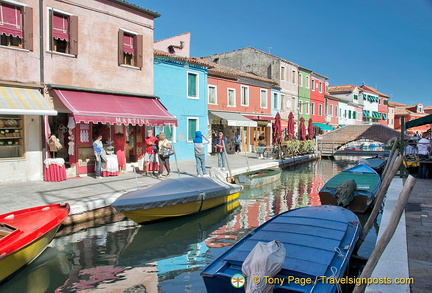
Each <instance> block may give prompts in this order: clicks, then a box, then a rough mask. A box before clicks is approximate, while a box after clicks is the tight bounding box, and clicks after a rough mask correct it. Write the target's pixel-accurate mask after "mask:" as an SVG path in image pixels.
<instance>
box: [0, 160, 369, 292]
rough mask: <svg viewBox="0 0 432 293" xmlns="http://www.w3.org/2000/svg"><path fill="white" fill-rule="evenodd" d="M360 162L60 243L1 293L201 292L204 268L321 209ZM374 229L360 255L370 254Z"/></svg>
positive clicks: (333, 163)
mask: <svg viewBox="0 0 432 293" xmlns="http://www.w3.org/2000/svg"><path fill="white" fill-rule="evenodd" d="M358 159H359V158H358V157H357V158H354V157H350V158H348V157H344V158H338V159H335V160H328V159H323V160H317V161H312V162H309V163H305V164H302V165H298V166H295V167H291V168H288V169H285V170H284V171H283V173H282V176H281V179H280V181H279V182H276V183H275V184H272V185H267V186H264V187H262V188H256V189H252V190H244V191H243V192H242V193H241V196H240V199H239V200H238V201H236V202H235V203H232V204H229V205H227V206H222V207H219V208H216V209H213V210H210V211H207V212H205V213H202V214H199V215H194V216H188V217H183V218H180V219H176V220H171V221H165V222H159V223H153V224H148V225H143V226H139V225H137V224H135V223H134V222H132V221H129V220H126V221H121V222H117V223H110V224H106V225H103V226H100V227H94V228H89V229H86V230H83V231H79V232H76V233H74V234H71V235H67V236H61V237H58V238H56V239H54V240H53V241H52V243H51V244H50V247H48V249H47V250H46V251H45V252H44V253H43V254H42V255H41V256H40V257H39V258H37V259H36V260H35V261H34V262H33V263H32V264H30V265H29V266H28V267H27V268H25V269H24V270H23V271H22V272H21V273H19V274H18V275H16V276H15V277H14V278H13V279H11V280H10V281H8V282H7V283H5V284H3V285H2V286H1V287H0V292H2V293H3V292H11V293H18V292H19V293H24V292H32V293H39V292H130V293H132V292H152V293H153V292H205V286H204V282H203V281H202V278H201V277H200V272H201V271H202V270H203V269H204V267H205V266H207V265H208V264H209V263H210V262H212V261H213V260H214V259H215V258H217V257H218V256H219V255H221V254H222V253H223V252H225V251H226V250H227V249H228V248H229V247H230V246H232V245H233V244H234V243H236V242H237V241H238V240H240V239H241V238H242V237H243V236H245V235H246V234H247V233H249V232H250V231H251V230H252V229H254V228H255V227H257V226H259V225H261V224H262V223H264V222H265V221H267V220H268V219H270V218H271V217H273V216H275V215H277V214H279V213H282V212H284V211H287V210H290V209H294V208H298V207H303V206H308V205H319V204H320V201H319V196H318V191H319V190H320V189H321V187H322V186H323V185H324V183H325V182H326V181H327V180H329V179H330V178H331V177H332V176H334V175H336V174H337V173H339V172H340V171H342V170H344V169H346V168H348V167H351V166H354V165H355V163H356V162H358ZM361 220H362V222H363V223H364V221H365V219H361ZM376 229H377V227H376V226H375V229H374V230H371V232H370V233H369V235H368V237H367V239H366V240H365V242H364V243H363V245H362V247H361V249H360V250H359V252H358V254H359V255H360V256H362V257H368V256H369V255H370V253H371V251H372V249H373V247H374V243H375V241H376V234H377V231H376ZM269 240H271V239H269Z"/></svg>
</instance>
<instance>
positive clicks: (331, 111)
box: [330, 105, 333, 117]
mask: <svg viewBox="0 0 432 293" xmlns="http://www.w3.org/2000/svg"><path fill="white" fill-rule="evenodd" d="M330 116H332V117H333V105H330Z"/></svg>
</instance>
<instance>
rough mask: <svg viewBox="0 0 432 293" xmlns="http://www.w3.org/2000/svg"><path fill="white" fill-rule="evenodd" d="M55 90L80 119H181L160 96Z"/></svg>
mask: <svg viewBox="0 0 432 293" xmlns="http://www.w3.org/2000/svg"><path fill="white" fill-rule="evenodd" d="M54 92H55V95H56V96H57V98H58V99H60V100H61V102H62V103H63V104H64V105H65V106H66V107H67V108H68V109H69V110H70V111H71V113H73V114H74V120H75V122H76V123H80V122H84V123H89V122H93V123H99V122H100V123H103V124H104V123H109V124H118V125H121V124H124V125H129V124H132V125H140V126H142V125H167V124H172V125H175V126H177V119H176V118H175V117H174V116H173V115H171V114H170V113H169V112H168V110H167V109H166V108H165V107H164V106H163V105H162V104H161V103H160V102H159V100H158V99H156V98H152V97H149V98H145V97H137V96H122V95H114V94H108V93H96V92H85V91H72V90H63V89H55V90H54Z"/></svg>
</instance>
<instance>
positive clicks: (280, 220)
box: [201, 205, 361, 293]
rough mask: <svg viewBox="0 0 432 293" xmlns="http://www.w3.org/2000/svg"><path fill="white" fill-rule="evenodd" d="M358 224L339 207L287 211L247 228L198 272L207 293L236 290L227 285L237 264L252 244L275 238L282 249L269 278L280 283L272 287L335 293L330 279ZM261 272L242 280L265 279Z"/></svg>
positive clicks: (343, 263) (238, 270)
mask: <svg viewBox="0 0 432 293" xmlns="http://www.w3.org/2000/svg"><path fill="white" fill-rule="evenodd" d="M360 229H361V225H360V221H359V219H358V217H357V216H356V215H355V214H354V213H352V212H351V211H349V210H347V209H344V208H342V207H338V206H329V205H328V206H309V207H304V208H299V209H295V210H290V211H288V212H285V213H282V214H280V215H278V216H275V217H274V218H272V219H270V220H269V221H267V222H265V223H264V224H262V225H261V226H259V227H258V228H256V229H255V230H254V231H252V232H251V233H249V234H248V235H247V236H246V237H244V238H243V239H242V240H240V241H239V242H238V243H236V244H235V245H234V246H233V247H231V248H230V249H229V250H228V251H226V252H225V253H224V254H222V255H221V256H220V257H219V258H217V259H216V260H215V261H213V262H212V263H211V264H210V265H209V266H208V267H207V268H206V269H204V271H203V272H202V273H201V276H202V277H203V279H204V283H205V286H206V289H207V292H209V293H211V292H241V291H240V290H239V289H236V288H234V286H233V285H232V283H231V282H232V277H233V276H235V275H236V274H242V266H243V263H244V261H245V259H246V258H247V256H248V255H249V253H250V252H251V251H252V249H253V248H254V247H255V246H256V244H257V243H259V242H270V241H273V240H277V241H278V242H280V243H282V245H283V246H284V248H285V251H286V253H285V259H284V260H283V264H282V268H281V269H280V271H279V272H278V273H277V274H276V275H275V276H274V278H272V280H283V281H284V282H282V281H281V282H279V283H278V284H275V287H274V290H273V292H336V289H337V282H335V280H336V279H339V278H341V277H343V276H344V273H345V271H346V268H347V266H348V261H349V259H350V257H351V255H352V252H353V250H354V247H355V243H356V242H357V240H358V238H359V233H360ZM261 273H262V274H261V275H257V276H248V280H247V281H249V278H250V279H252V280H253V282H254V283H255V284H258V283H260V282H266V280H265V277H263V276H266V275H267V274H266V273H267V272H265V271H261ZM236 276H239V275H236ZM267 276H268V275H267ZM240 277H241V276H240ZM332 280H333V281H332ZM236 281H239V279H237V280H236ZM243 282H244V280H243ZM275 283H276V282H275ZM243 284H244V283H243Z"/></svg>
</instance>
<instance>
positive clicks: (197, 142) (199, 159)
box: [193, 131, 209, 177]
mask: <svg viewBox="0 0 432 293" xmlns="http://www.w3.org/2000/svg"><path fill="white" fill-rule="evenodd" d="M193 143H194V153H195V161H196V171H197V176H198V177H201V176H208V175H207V171H206V166H205V145H206V144H208V143H209V141H208V139H207V138H206V137H205V136H204V135H203V134H202V133H201V131H196V132H195V138H194V140H193Z"/></svg>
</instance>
